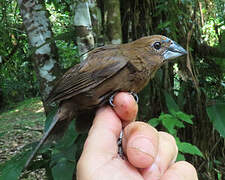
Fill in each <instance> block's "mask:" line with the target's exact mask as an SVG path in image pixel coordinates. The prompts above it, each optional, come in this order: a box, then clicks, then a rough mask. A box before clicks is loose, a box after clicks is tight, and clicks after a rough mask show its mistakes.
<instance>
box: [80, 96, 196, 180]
mask: <svg viewBox="0 0 225 180" xmlns="http://www.w3.org/2000/svg"><path fill="white" fill-rule="evenodd" d="M114 104H115V107H114V108H112V107H109V106H106V107H103V108H101V109H99V110H98V112H97V113H96V116H95V119H94V122H93V125H92V127H91V129H90V131H89V134H88V138H87V140H86V142H85V145H84V149H83V152H82V155H81V157H80V159H79V161H78V164H77V179H78V180H101V179H102V180H120V179H123V180H197V179H198V178H197V173H196V170H195V168H194V167H193V166H192V165H191V164H190V163H188V162H186V161H180V162H176V163H175V159H176V156H177V152H178V149H177V145H176V143H175V140H174V138H173V137H172V136H171V135H169V134H167V133H165V132H160V131H157V130H156V129H154V128H153V127H151V126H150V125H148V124H147V123H143V122H134V120H135V118H136V115H137V111H138V106H137V104H136V102H135V100H134V98H133V97H132V96H131V95H130V94H128V93H124V92H121V93H119V94H117V95H116V96H115V99H114ZM122 127H124V136H123V151H124V152H125V154H126V157H127V159H125V160H123V159H121V157H120V156H119V155H118V153H117V152H118V145H117V139H118V137H119V134H120V131H121V130H122Z"/></svg>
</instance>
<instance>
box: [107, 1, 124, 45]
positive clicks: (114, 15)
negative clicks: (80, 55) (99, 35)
mask: <svg viewBox="0 0 225 180" xmlns="http://www.w3.org/2000/svg"><path fill="white" fill-rule="evenodd" d="M104 14H105V27H106V33H105V35H106V38H107V40H106V42H108V43H109V44H120V43H121V42H122V28H121V20H120V1H119V0H111V1H109V0H104Z"/></svg>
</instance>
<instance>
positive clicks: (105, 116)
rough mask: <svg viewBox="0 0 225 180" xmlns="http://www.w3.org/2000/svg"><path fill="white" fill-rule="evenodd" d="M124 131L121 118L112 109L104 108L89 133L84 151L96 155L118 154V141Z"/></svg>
mask: <svg viewBox="0 0 225 180" xmlns="http://www.w3.org/2000/svg"><path fill="white" fill-rule="evenodd" d="M121 130H122V124H121V121H120V119H119V117H118V116H117V115H116V114H115V112H114V111H113V110H112V108H111V107H109V106H107V107H103V108H101V109H99V110H98V111H97V113H96V116H95V119H94V121H93V125H92V127H91V129H90V131H89V133H88V137H87V139H86V142H85V145H84V151H85V152H86V153H91V155H92V156H93V155H94V154H93V153H95V154H100V153H102V155H103V156H104V154H106V153H109V154H112V155H113V154H115V153H117V139H118V137H119V134H120V132H121Z"/></svg>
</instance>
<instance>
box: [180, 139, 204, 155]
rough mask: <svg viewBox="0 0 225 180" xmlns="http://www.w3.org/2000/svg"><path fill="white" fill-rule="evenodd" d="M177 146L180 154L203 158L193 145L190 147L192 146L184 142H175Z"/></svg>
mask: <svg viewBox="0 0 225 180" xmlns="http://www.w3.org/2000/svg"><path fill="white" fill-rule="evenodd" d="M177 146H178V149H179V151H180V152H182V153H188V154H192V155H198V156H200V157H203V158H204V156H203V154H202V152H201V151H200V150H199V149H198V148H197V147H196V146H195V145H192V144H190V143H186V142H177Z"/></svg>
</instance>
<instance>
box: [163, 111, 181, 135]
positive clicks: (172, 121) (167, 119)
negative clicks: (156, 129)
mask: <svg viewBox="0 0 225 180" xmlns="http://www.w3.org/2000/svg"><path fill="white" fill-rule="evenodd" d="M159 119H160V120H161V121H162V124H163V126H164V127H165V128H166V129H167V130H168V132H169V133H171V134H173V135H176V134H177V130H176V129H175V127H184V124H183V123H182V122H181V121H179V120H178V119H176V118H175V117H174V116H172V115H170V114H162V115H160V117H159Z"/></svg>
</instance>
